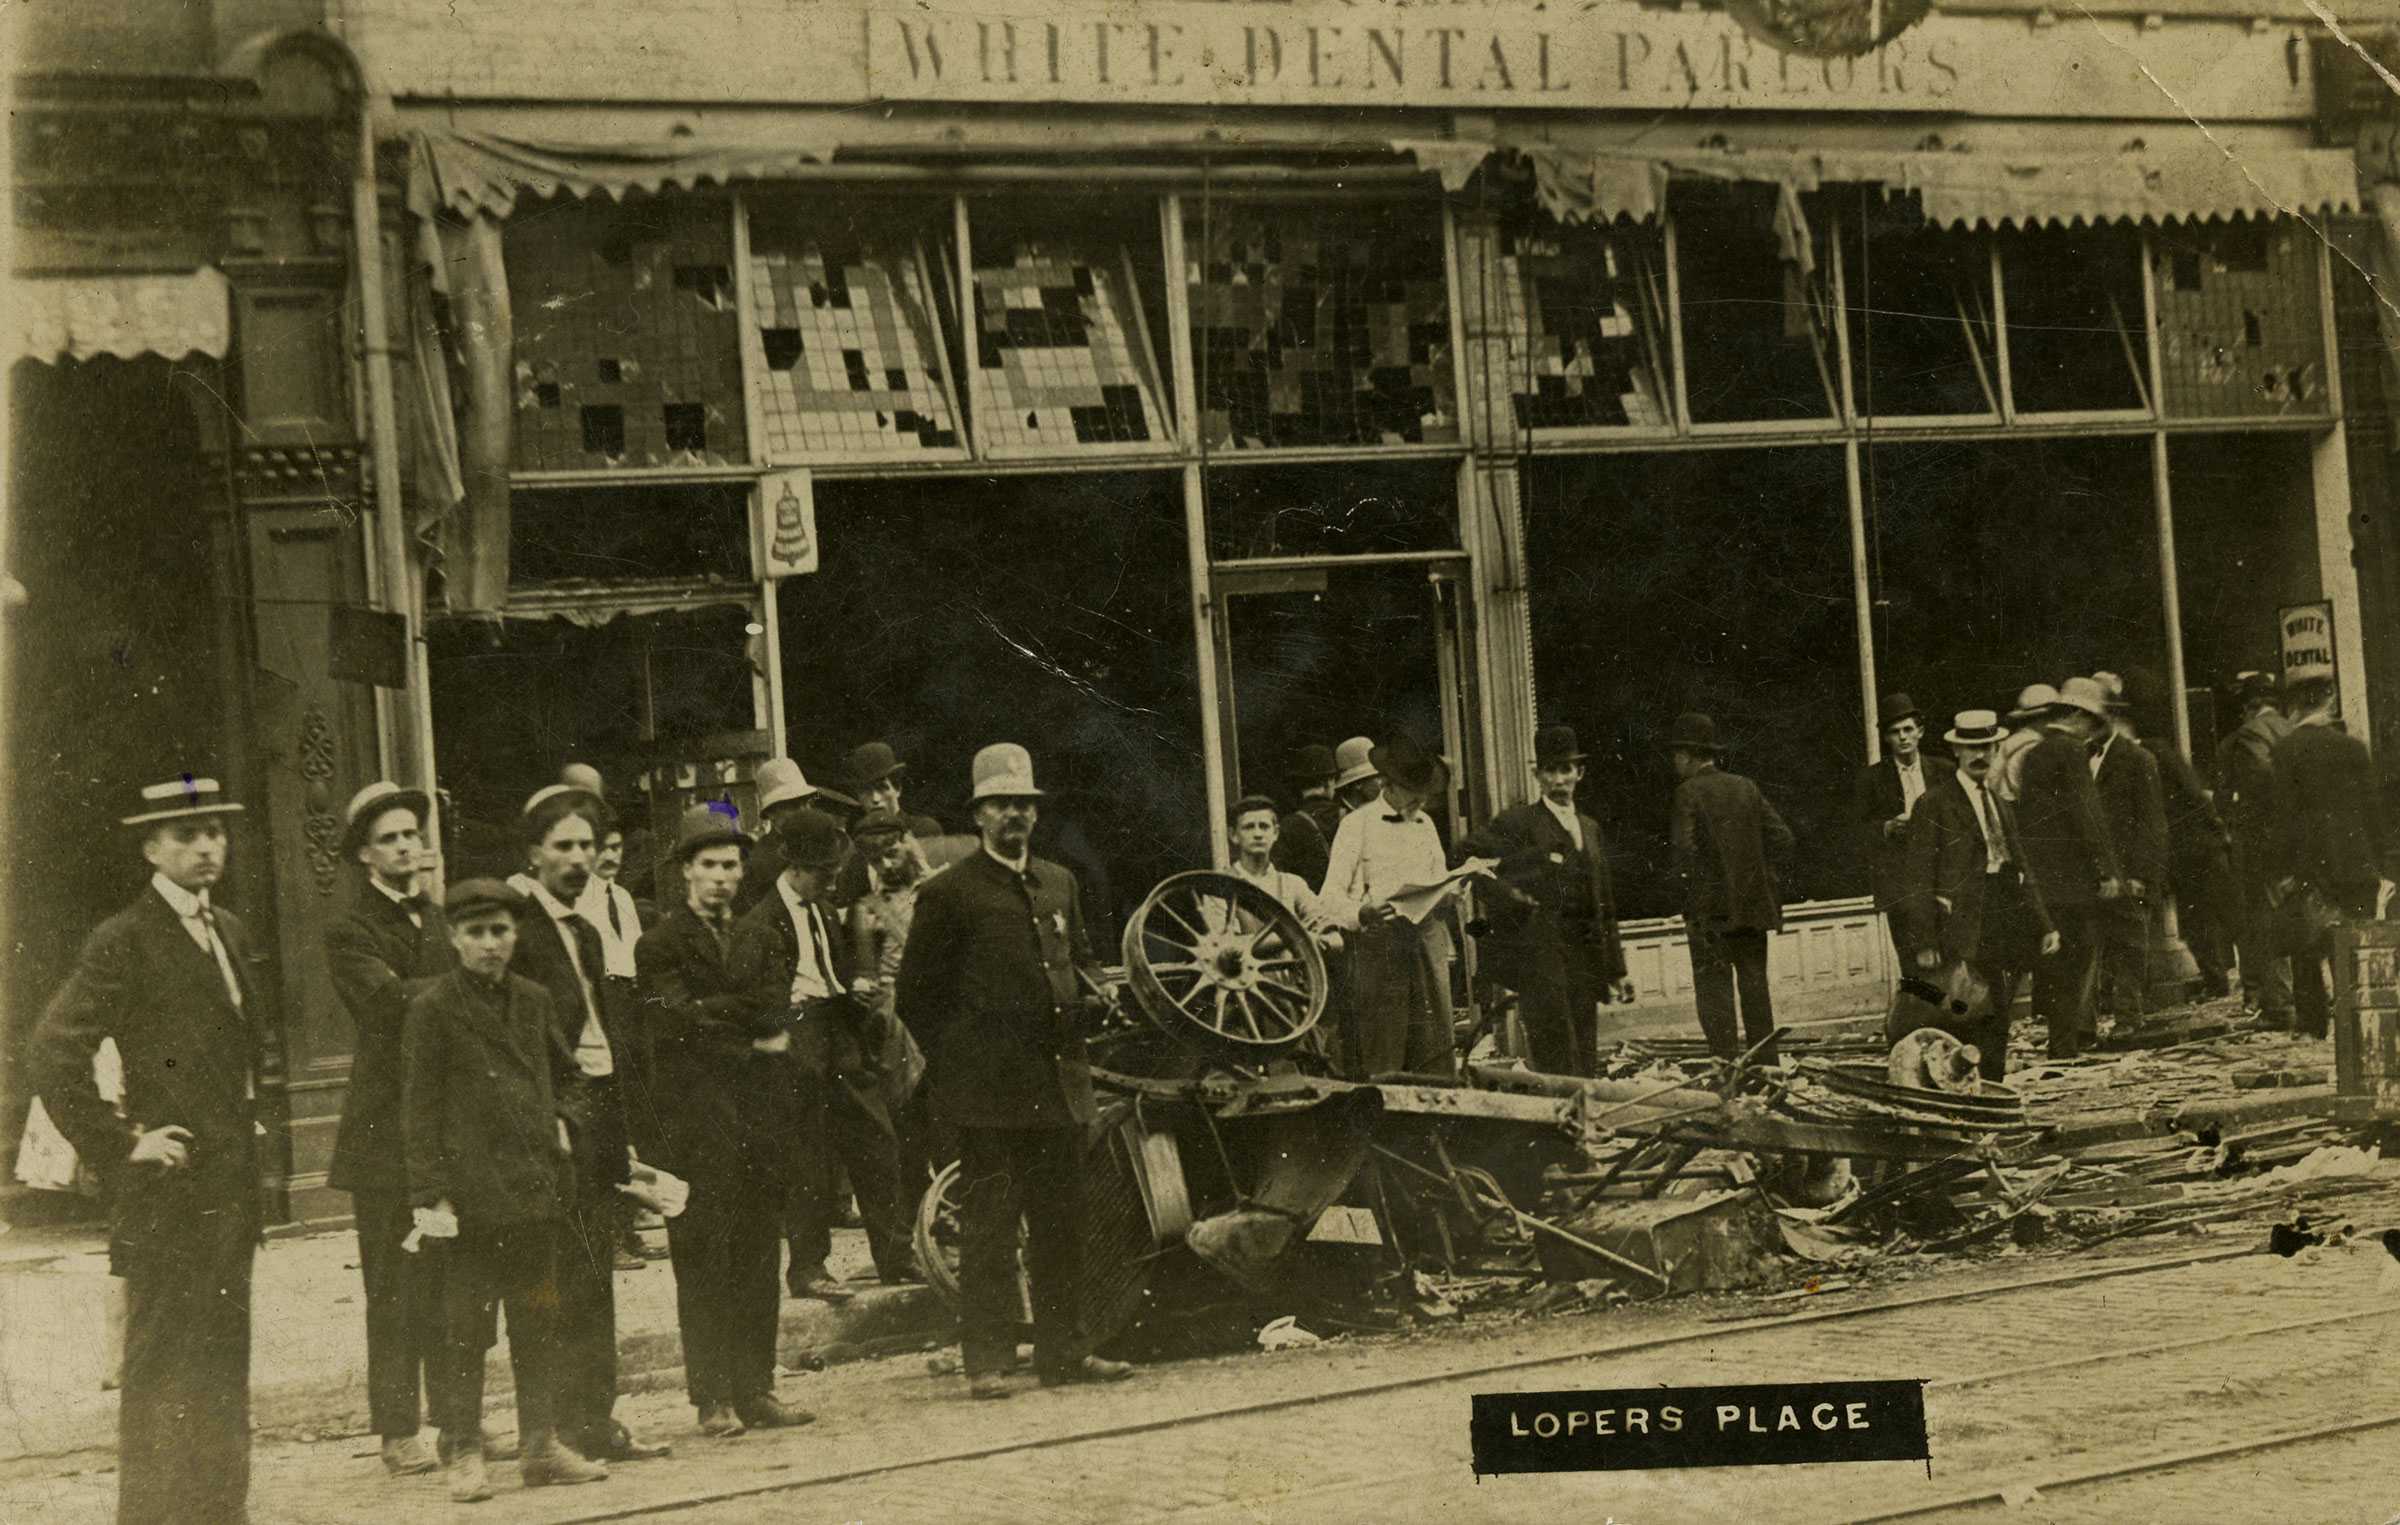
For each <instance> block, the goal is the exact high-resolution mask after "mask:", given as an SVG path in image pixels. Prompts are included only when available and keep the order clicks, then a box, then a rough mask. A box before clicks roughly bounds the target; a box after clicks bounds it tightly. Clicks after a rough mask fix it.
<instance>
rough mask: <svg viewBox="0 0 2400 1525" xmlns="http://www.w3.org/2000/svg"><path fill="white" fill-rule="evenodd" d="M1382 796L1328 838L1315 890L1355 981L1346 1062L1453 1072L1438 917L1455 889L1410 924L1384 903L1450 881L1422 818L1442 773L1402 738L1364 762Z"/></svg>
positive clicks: (1374, 1069)
mask: <svg viewBox="0 0 2400 1525" xmlns="http://www.w3.org/2000/svg"><path fill="white" fill-rule="evenodd" d="M1370 762H1371V769H1372V773H1373V774H1377V775H1380V776H1381V777H1382V780H1383V795H1382V798H1381V799H1380V800H1378V801H1376V802H1374V803H1372V804H1369V805H1367V806H1365V807H1363V808H1361V809H1358V810H1354V811H1352V812H1351V813H1350V814H1349V815H1348V816H1347V817H1345V818H1344V819H1343V821H1342V824H1341V826H1340V828H1339V829H1337V830H1336V831H1335V832H1334V835H1333V855H1332V861H1331V863H1329V864H1328V865H1327V867H1326V870H1325V883H1324V885H1323V886H1322V887H1321V888H1320V889H1319V890H1318V900H1319V902H1320V911H1321V914H1322V915H1323V916H1324V918H1325V921H1326V923H1327V924H1328V925H1330V926H1333V927H1338V928H1340V929H1341V930H1342V931H1343V932H1345V933H1351V932H1355V933H1356V934H1357V936H1355V937H1354V938H1351V939H1349V942H1350V950H1351V973H1352V978H1353V981H1354V983H1355V987H1356V990H1355V996H1354V1004H1355V1013H1354V1021H1353V1029H1354V1031H1353V1038H1354V1044H1353V1047H1352V1049H1351V1063H1352V1067H1353V1070H1354V1073H1355V1074H1356V1075H1358V1076H1359V1077H1361V1078H1369V1077H1373V1076H1376V1075H1387V1074H1392V1073H1395V1072H1403V1071H1404V1072H1406V1073H1408V1074H1412V1075H1441V1076H1445V1077H1447V1076H1452V1075H1455V1074H1456V1073H1457V1057H1456V1054H1455V1051H1454V1044H1453V1039H1452V1036H1451V1030H1450V1023H1451V1016H1450V959H1451V955H1452V947H1451V940H1450V928H1449V927H1448V925H1447V924H1446V923H1445V922H1444V921H1443V919H1442V915H1441V912H1442V910H1443V908H1444V907H1445V906H1446V905H1447V904H1448V902H1449V901H1450V899H1451V897H1452V895H1454V894H1455V893H1456V889H1457V886H1455V885H1452V886H1450V887H1449V888H1447V889H1444V890H1442V891H1441V892H1440V893H1439V894H1438V895H1437V896H1436V897H1434V903H1433V904H1432V906H1431V907H1430V908H1420V907H1417V906H1413V905H1412V906H1411V907H1410V908H1409V909H1410V910H1412V911H1417V910H1421V914H1420V915H1418V916H1417V917H1415V918H1414V919H1412V917H1411V916H1409V915H1407V914H1404V913H1403V912H1402V911H1401V910H1400V909H1399V908H1397V907H1395V906H1394V905H1393V904H1392V897H1393V896H1394V895H1395V894H1397V893H1399V892H1400V891H1403V890H1407V889H1412V888H1415V887H1418V886H1422V885H1430V884H1435V883H1438V882H1439V881H1440V880H1441V879H1442V878H1443V877H1444V876H1446V875H1447V874H1448V873H1449V869H1450V865H1449V859H1448V856H1447V855H1446V854H1445V853H1444V852H1443V850H1442V838H1441V833H1440V832H1439V831H1438V830H1437V829H1436V828H1435V826H1434V824H1433V818H1432V817H1431V816H1428V815H1427V814H1426V813H1425V805H1426V803H1427V802H1428V801H1430V800H1433V799H1436V798H1438V797H1439V796H1440V795H1441V792H1442V790H1443V789H1444V788H1445V787H1446V786H1447V784H1448V781H1449V772H1450V770H1449V765H1448V764H1447V763H1445V762H1443V761H1442V759H1441V758H1439V757H1436V756H1434V755H1433V754H1432V753H1431V752H1429V751H1427V750H1426V749H1425V748H1423V747H1421V746H1419V745H1417V744H1416V743H1415V742H1413V741H1411V740H1409V739H1408V738H1406V737H1402V738H1399V739H1398V740H1395V741H1389V742H1385V743H1383V744H1382V745H1380V746H1377V747H1375V748H1374V749H1373V751H1372V753H1371V754H1370Z"/></svg>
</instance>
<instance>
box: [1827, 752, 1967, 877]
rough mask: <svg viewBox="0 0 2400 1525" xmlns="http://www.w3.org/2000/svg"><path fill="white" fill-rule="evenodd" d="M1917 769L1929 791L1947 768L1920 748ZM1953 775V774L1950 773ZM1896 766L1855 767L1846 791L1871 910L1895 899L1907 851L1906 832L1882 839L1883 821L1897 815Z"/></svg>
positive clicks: (1884, 763) (1887, 763) (1888, 763)
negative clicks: (1869, 890) (1855, 777)
mask: <svg viewBox="0 0 2400 1525" xmlns="http://www.w3.org/2000/svg"><path fill="white" fill-rule="evenodd" d="M1917 769H1918V771H1919V772H1920V773H1921V774H1922V775H1923V776H1924V780H1925V788H1926V790H1927V792H1931V791H1932V789H1933V786H1934V785H1935V784H1936V783H1938V782H1939V781H1940V780H1941V778H1942V777H1943V775H1944V774H1949V773H1951V770H1950V769H1949V768H1948V767H1947V766H1946V765H1943V764H1941V763H1940V762H1938V761H1937V760H1936V759H1935V758H1934V757H1933V756H1932V755H1930V754H1929V753H1926V752H1924V751H1921V750H1920V751H1919V752H1918V753H1917ZM1951 776H1952V777H1955V776H1956V775H1955V774H1951ZM1900 796H1901V789H1900V765H1899V764H1898V763H1896V762H1894V761H1892V759H1890V758H1888V757H1887V758H1885V759H1884V760H1883V761H1881V762H1876V763H1869V764H1867V766H1865V767H1863V768H1861V769H1859V770H1858V782H1857V783H1856V784H1855V785H1853V786H1852V788H1851V791H1850V818H1851V820H1852V821H1854V822H1855V823H1857V826H1858V843H1859V856H1860V858H1861V860H1862V861H1863V862H1865V864H1866V866H1867V879H1868V883H1869V885H1870V886H1871V887H1872V888H1873V890H1874V894H1875V909H1877V910H1879V911H1888V910H1890V909H1892V906H1893V903H1894V902H1895V901H1896V900H1898V898H1899V896H1900V888H1901V858H1902V857H1903V855H1905V854H1906V853H1907V851H1908V838H1907V834H1906V833H1905V832H1903V833H1902V834H1901V835H1899V836H1897V837H1893V838H1890V839H1889V840H1886V839H1885V837H1884V834H1883V823H1884V822H1886V821H1888V820H1891V819H1892V818H1893V817H1894V816H1897V815H1900V814H1901V813H1902V811H1903V807H1902V805H1901V802H1900Z"/></svg>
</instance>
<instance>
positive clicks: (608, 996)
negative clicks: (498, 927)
mask: <svg viewBox="0 0 2400 1525" xmlns="http://www.w3.org/2000/svg"><path fill="white" fill-rule="evenodd" d="M567 772H568V773H570V774H576V773H583V774H591V776H592V777H593V778H594V779H595V780H596V779H597V778H598V777H599V775H598V774H596V773H592V770H591V769H589V768H584V767H581V765H576V766H573V767H570V768H569V769H568V770H567ZM562 776H563V775H562ZM596 829H597V830H598V832H599V836H600V841H599V845H598V847H597V848H596V849H595V850H594V851H593V854H592V877H591V878H589V879H588V880H586V881H584V886H583V893H582V894H581V895H579V896H577V897H576V900H575V911H576V914H577V915H579V916H581V917H582V918H583V919H584V920H585V921H588V922H590V923H591V924H592V930H593V931H595V932H597V933H599V934H600V963H601V966H602V970H603V973H602V976H601V979H600V986H599V993H600V1010H601V1012H602V1013H603V1016H604V1020H605V1021H606V1022H607V1024H608V1026H609V1028H610V1030H611V1031H613V1032H616V1033H617V1034H619V1037H620V1041H619V1043H618V1045H617V1052H616V1055H615V1057H616V1061H617V1083H618V1085H620V1086H622V1087H623V1088H624V1093H625V1128H626V1131H627V1133H628V1134H630V1135H631V1136H632V1139H633V1146H634V1148H635V1149H636V1150H637V1151H639V1152H640V1153H642V1154H643V1155H645V1156H648V1155H653V1154H656V1153H657V1152H658V1130H659V1122H658V1102H657V1098H656V1097H654V1096H653V1095H652V1094H651V1072H652V1070H653V1069H654V1068H655V1066H654V1065H653V1063H652V1060H653V1058H654V1052H653V1050H654V1047H655V1046H654V1045H653V1044H652V1042H651V1039H650V1032H649V1028H648V1025H647V1024H645V1023H644V1022H643V1021H642V1020H641V1017H640V1013H639V1008H638V1001H639V998H638V997H637V996H636V995H635V993H634V985H633V971H634V965H633V949H634V945H635V944H636V943H638V942H640V941H641V940H642V913H641V908H640V907H639V906H637V905H636V904H635V903H634V899H633V894H632V892H631V891H630V890H627V889H626V888H625V887H624V886H623V885H622V884H619V883H618V882H617V880H618V877H619V875H621V874H622V873H623V872H624V869H625V828H624V827H623V826H622V825H621V824H620V823H619V822H618V820H617V817H616V813H615V812H614V811H613V810H611V809H610V808H609V807H608V805H607V803H606V801H605V800H603V802H602V804H601V807H600V824H599V826H598V827H597V828H596ZM618 1217H619V1231H618V1235H617V1257H618V1258H617V1264H618V1267H619V1269H637V1268H639V1266H640V1264H641V1262H643V1261H645V1260H658V1259H662V1258H663V1257H664V1256H665V1255H666V1250H665V1249H664V1248H663V1247H660V1248H653V1247H652V1246H651V1245H649V1244H646V1243H644V1242H643V1239H642V1236H641V1234H640V1232H639V1231H638V1220H639V1219H640V1217H641V1211H640V1209H639V1208H638V1207H637V1206H635V1204H634V1203H633V1201H632V1199H630V1198H628V1199H626V1200H625V1201H624V1202H623V1203H622V1204H620V1206H619V1207H618Z"/></svg>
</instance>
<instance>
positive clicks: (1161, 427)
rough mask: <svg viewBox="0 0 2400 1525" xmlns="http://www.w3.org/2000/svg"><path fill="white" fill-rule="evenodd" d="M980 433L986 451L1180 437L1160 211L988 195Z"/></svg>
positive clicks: (1155, 444)
mask: <svg viewBox="0 0 2400 1525" xmlns="http://www.w3.org/2000/svg"><path fill="white" fill-rule="evenodd" d="M968 217H969V220H970V228H969V242H970V243H971V244H972V245H973V248H974V259H973V265H974V278H975V354H974V357H973V361H972V363H971V364H970V365H969V366H968V368H967V376H968V386H969V391H968V397H969V399H970V400H971V402H972V405H973V410H974V418H975V438H976V441H977V443H978V444H980V445H982V446H984V447H985V448H987V449H999V450H1007V451H1035V450H1040V451H1060V452H1065V451H1077V450H1092V449H1104V448H1108V447H1111V446H1114V447H1118V448H1127V447H1130V448H1137V449H1139V448H1148V449H1153V450H1155V449H1159V448H1162V447H1164V446H1166V445H1168V444H1170V443H1172V441H1173V438H1174V432H1173V428H1172V426H1171V425H1170V424H1169V423H1168V416H1169V415H1168V411H1167V404H1166V389H1165V388H1164V386H1162V385H1161V382H1160V376H1161V374H1162V372H1161V370H1160V368H1159V364H1158V358H1157V352H1156V349H1155V347H1154V344H1153V340H1152V335H1154V334H1163V333H1164V332H1165V321H1166V316H1165V309H1164V305H1163V304H1164V300H1165V294H1166V293H1165V287H1164V284H1163V282H1164V279H1165V268H1166V267H1165V257H1164V253H1163V251H1162V250H1161V249H1160V247H1159V235H1158V209H1157V205H1156V203H1154V202H1149V201H1141V202H1134V203H1129V204H1125V205H1121V206H1116V207H1109V206H1106V205H1105V204H1096V203H1095V202H1094V201H1093V200H1092V199H1091V198H1084V199H1082V200H1078V201H1076V202H1072V203H1068V202H1048V201H1024V200H1019V199H1015V198H1011V199H1009V200H1006V201H990V200H978V201H976V202H975V203H974V204H973V205H972V206H971V207H970V209H969V212H968Z"/></svg>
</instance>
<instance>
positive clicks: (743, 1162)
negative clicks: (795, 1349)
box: [634, 803, 811, 1438]
mask: <svg viewBox="0 0 2400 1525" xmlns="http://www.w3.org/2000/svg"><path fill="white" fill-rule="evenodd" d="M750 843H751V838H750V834H749V833H748V832H745V831H743V830H742V829H741V828H740V826H739V825H737V824H736V820H735V816H734V810H733V806H732V805H731V804H726V803H720V804H716V805H695V806H693V807H692V808H691V809H689V810H686V811H685V812H684V813H683V820H682V823H681V825H680V827H679V828H678V830H677V832H676V838H675V852H674V856H673V859H672V861H673V863H674V865H675V867H676V869H677V870H678V871H679V872H678V875H677V877H679V878H680V879H681V880H682V882H683V887H684V898H683V903H682V904H681V905H679V906H677V907H676V908H675V909H674V910H673V911H672V912H670V913H669V914H668V915H667V916H666V918H665V919H664V920H661V921H659V922H657V923H656V924H655V925H653V926H652V927H651V928H650V930H649V931H648V932H645V933H644V934H642V941H641V945H640V946H639V947H638V948H637V949H635V952H634V964H635V970H636V984H637V988H638V989H639V991H640V995H641V1008H642V1018H643V1025H644V1027H645V1028H646V1029H647V1030H648V1031H649V1033H650V1036H651V1041H652V1045H653V1047H652V1053H653V1056H654V1058H655V1061H656V1063H657V1075H658V1082H659V1095H660V1096H661V1097H662V1098H663V1099H665V1100H666V1101H667V1102H668V1103H669V1104H668V1105H667V1106H665V1107H664V1108H663V1109H662V1110H661V1113H660V1116H659V1148H660V1150H661V1151H662V1152H661V1156H660V1162H661V1163H663V1164H664V1165H665V1166H666V1167H667V1168H668V1169H669V1170H672V1171H674V1172H675V1173H676V1174H677V1175H680V1176H682V1177H683V1178H684V1180H686V1181H688V1182H690V1183H691V1188H692V1194H691V1200H690V1202H689V1203H688V1205H686V1206H685V1208H684V1210H683V1212H682V1213H681V1214H680V1215H679V1216H677V1217H674V1218H670V1219H668V1220H667V1254H668V1257H669V1259H670V1261H671V1262H672V1263H673V1265H674V1268H675V1320H676V1324H677V1326H678V1327H679V1329H680V1330H681V1332H682V1334H683V1373H684V1386H685V1389H686V1391H687V1392H688V1393H689V1394H690V1396H691V1400H692V1407H693V1409H694V1410H695V1411H696V1412H697V1414H698V1416H699V1421H700V1429H701V1431H702V1433H704V1434H708V1435H713V1436H717V1437H719V1438H729V1437H731V1436H735V1435H739V1434H741V1433H742V1432H743V1431H744V1430H745V1429H749V1428H753V1427H755V1428H761V1429H771V1428H777V1427H781V1426H784V1425H794V1424H806V1423H807V1422H808V1421H809V1419H810V1417H811V1416H810V1415H808V1414H807V1413H805V1412H803V1411H801V1410H799V1409H795V1408H788V1407H786V1406H785V1405H783V1404H782V1403H780V1402H778V1401H777V1400H776V1397H775V1336H776V1331H777V1328H778V1318H779V1314H780V1310H781V1308H782V1305H783V1296H782V1292H783V1289H782V1287H781V1286H779V1285H778V1284H777V1282H776V1279H775V1272H776V1262H777V1259H778V1257H779V1256H780V1255H781V1253H782V1235H781V1234H780V1233H778V1232H777V1229H778V1227H779V1226H780V1222H781V1215H780V1213H779V1212H778V1211H777V1209H778V1207H779V1205H780V1204H781V1203H782V1201H783V1199H784V1197H785V1196H786V1195H787V1194H788V1193H789V1191H790V1189H791V1182H792V1160H791V1141H790V1137H789V1130H790V1114H791V1112H792V1110H793V1108H792V1100H791V1090H792V1082H791V1064H790V1060H789V1058H788V1055H789V1054H790V1052H791V1040H790V1038H789V1036H788V1035H786V1034H785V1032H784V1030H783V1014H784V1006H783V1003H782V1002H781V1001H775V1002H766V1001H762V1000H760V999H759V998H758V995H757V992H756V991H754V990H752V989H751V988H749V987H748V986H746V985H745V984H744V983H743V982H742V980H741V979H740V978H738V977H737V975H736V971H735V967H734V964H735V961H734V946H733V945H734V926H735V924H734V917H733V897H734V891H735V890H736V888H737V887H739V885H740V884H741V880H742V865H743V860H744V858H745V857H746V856H747V855H748V853H749V851H750Z"/></svg>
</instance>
